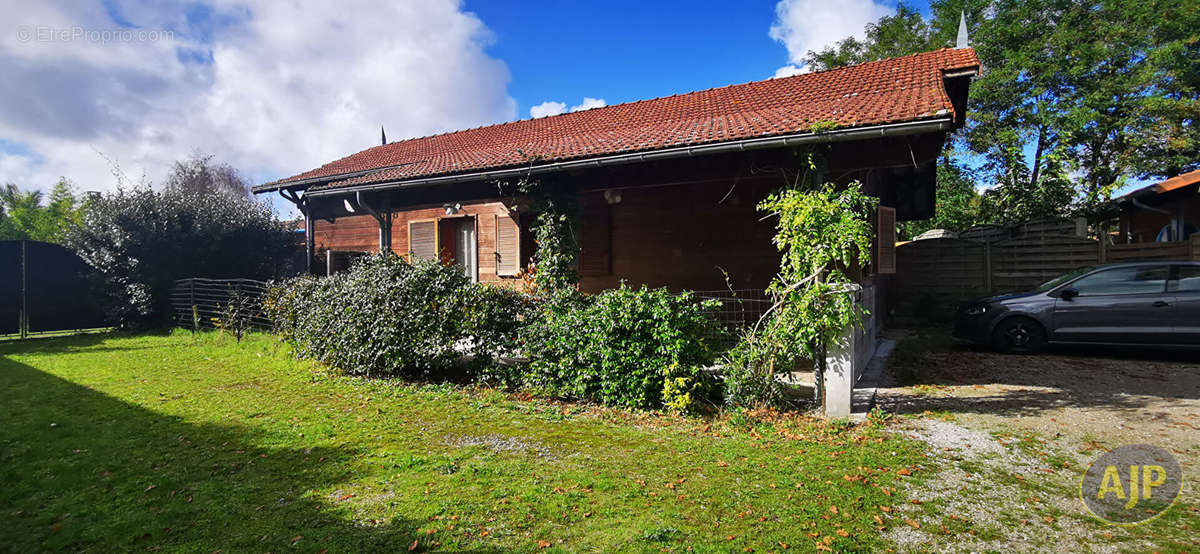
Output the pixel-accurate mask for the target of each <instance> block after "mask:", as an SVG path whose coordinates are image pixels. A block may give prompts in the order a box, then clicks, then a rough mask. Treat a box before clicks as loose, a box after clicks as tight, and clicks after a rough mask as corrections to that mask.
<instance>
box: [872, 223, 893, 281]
mask: <svg viewBox="0 0 1200 554" xmlns="http://www.w3.org/2000/svg"><path fill="white" fill-rule="evenodd" d="M875 271H876V273H882V274H888V275H890V274H892V273H895V272H896V208H889V207H887V206H879V209H878V211H877V212H876V220H875Z"/></svg>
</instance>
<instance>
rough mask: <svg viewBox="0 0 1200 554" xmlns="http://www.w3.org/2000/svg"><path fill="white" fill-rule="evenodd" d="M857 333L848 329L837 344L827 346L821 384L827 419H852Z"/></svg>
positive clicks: (852, 328) (850, 328)
mask: <svg viewBox="0 0 1200 554" xmlns="http://www.w3.org/2000/svg"><path fill="white" fill-rule="evenodd" d="M856 335H857V333H855V332H854V327H852V326H851V327H846V329H845V330H844V331H842V335H841V337H839V338H838V340H837V342H835V343H834V344H830V345H827V346H826V350H825V371H824V372H823V373H824V378H823V379H822V381H823V382H822V383H821V385H822V386H821V390H822V392H823V393H824V401H823V402H822V403H821V404H822V406H823V408H824V409H825V416H826V417H850V408H851V400H852V398H853V396H854V350H855V348H854V347H855V341H856V340H857V338H856Z"/></svg>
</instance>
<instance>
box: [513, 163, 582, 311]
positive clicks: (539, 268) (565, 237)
mask: <svg viewBox="0 0 1200 554" xmlns="http://www.w3.org/2000/svg"><path fill="white" fill-rule="evenodd" d="M517 188H518V190H520V191H521V192H523V193H525V194H526V195H527V196H528V197H529V199H530V207H531V209H532V210H533V212H534V213H535V214H536V216H535V219H534V223H533V225H532V229H531V230H532V231H533V240H534V244H535V250H534V253H533V259H532V263H531V266H532V267H530V272H531V273H532V284H533V287H532V289H533V292H534V293H535V294H537V295H554V294H560V293H562V292H563V291H566V290H571V289H574V288H575V285H577V284H578V283H579V273H578V271H576V267H577V264H578V261H579V243H578V242H577V240H576V237H575V229H576V217H577V211H578V206H577V205H576V203H575V195H574V194H573V192H572V191H569V190H566V189H564V188H562V187H559V186H556V185H555V184H554V183H543V182H541V181H537V180H531V179H524V180H522V181H521V182H520V183H519V184H518V187H517Z"/></svg>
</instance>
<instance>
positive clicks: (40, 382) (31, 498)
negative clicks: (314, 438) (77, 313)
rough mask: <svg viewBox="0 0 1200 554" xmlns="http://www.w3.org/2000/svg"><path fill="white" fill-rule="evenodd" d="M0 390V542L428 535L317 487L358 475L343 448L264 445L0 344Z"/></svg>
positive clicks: (189, 546)
mask: <svg viewBox="0 0 1200 554" xmlns="http://www.w3.org/2000/svg"><path fill="white" fill-rule="evenodd" d="M60 340H61V339H60ZM89 340H91V338H89V337H78V338H76V339H73V340H70V341H64V342H67V343H68V344H69V345H75V346H78V345H79V344H80V343H81V342H87V341H89ZM68 347H69V346H68ZM0 395H2V396H3V398H5V410H4V411H5V414H4V418H3V424H0V482H3V483H4V487H3V488H0V545H2V546H0V550H10V551H14V552H29V551H42V550H71V551H78V550H101V551H112V550H140V551H145V550H151V551H152V550H158V549H163V550H189V551H204V552H211V551H214V550H218V549H221V550H225V551H249V550H255V551H260V552H262V551H269V550H281V549H290V550H297V551H302V552H303V551H307V552H315V551H321V550H325V549H328V550H329V551H331V552H339V551H340V552H346V551H351V552H353V551H360V552H365V551H383V550H406V549H407V548H408V547H409V545H410V544H411V543H412V541H413V540H414V539H417V540H422V541H424V537H425V535H424V534H422V535H421V536H420V537H417V535H416V531H417V528H418V526H419V525H420V523H421V522H418V521H413V520H410V519H406V518H403V517H395V518H392V519H390V520H387V521H380V520H374V521H356V520H355V517H354V515H353V512H352V511H351V510H350V509H349V508H348V507H347V506H346V504H343V503H342V502H341V501H342V500H346V499H344V498H340V497H339V496H338V493H334V494H333V495H329V496H328V497H327V496H324V495H319V494H318V493H316V492H315V491H316V490H320V489H326V488H329V487H333V486H336V484H338V483H341V482H345V481H346V480H348V479H351V478H353V475H354V472H355V467H356V464H357V463H358V459H359V456H358V453H357V452H355V451H353V450H351V449H345V448H311V449H295V448H279V447H269V446H264V444H266V443H269V442H270V441H269V440H265V437H260V436H255V434H254V433H253V431H252V430H249V429H245V428H239V427H235V426H227V425H218V424H207V423H206V424H194V423H189V422H187V421H184V420H182V419H180V418H178V417H172V416H166V415H163V414H158V413H155V412H153V411H150V410H147V409H145V408H142V407H141V406H138V405H134V404H130V403H127V402H124V401H121V400H118V399H115V398H113V397H110V396H107V395H105V394H102V393H99V392H96V391H94V390H92V389H89V388H86V387H82V386H79V385H76V384H74V383H71V382H69V381H65V380H63V379H60V378H57V377H55V376H52V375H49V374H47V373H44V372H42V371H39V370H37V369H35V368H33V367H30V366H27V365H24V364H20V363H17V362H14V361H12V360H9V359H3V358H0ZM397 494H398V493H397ZM421 549H422V550H423V549H424V545H422V547H421Z"/></svg>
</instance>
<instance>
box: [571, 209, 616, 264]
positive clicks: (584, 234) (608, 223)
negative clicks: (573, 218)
mask: <svg viewBox="0 0 1200 554" xmlns="http://www.w3.org/2000/svg"><path fill="white" fill-rule="evenodd" d="M591 200H593V201H591V202H587V201H586V199H585V202H584V203H583V205H582V206H580V208H581V209H580V214H579V215H580V217H579V250H580V252H579V274H580V275H590V276H596V275H609V274H611V273H612V208H611V206H609V205H608V203H607V202H605V201H604V199H603V198H598V197H597V198H592V199H591ZM596 200H598V201H596Z"/></svg>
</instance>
